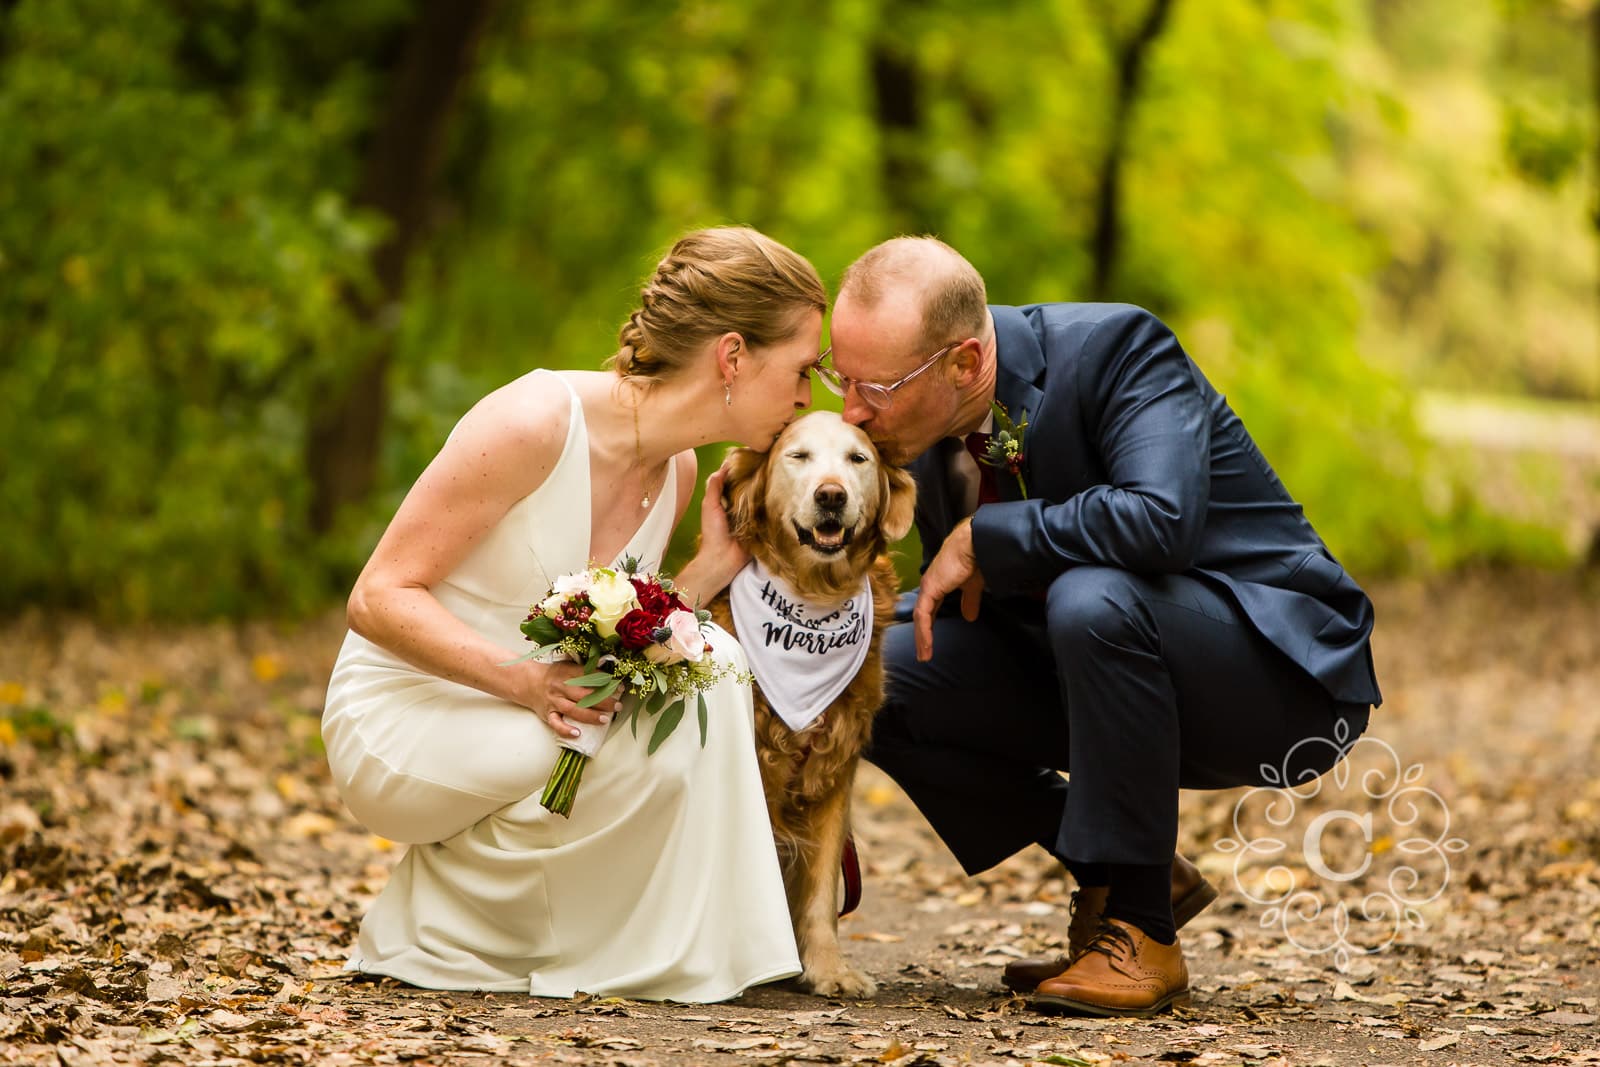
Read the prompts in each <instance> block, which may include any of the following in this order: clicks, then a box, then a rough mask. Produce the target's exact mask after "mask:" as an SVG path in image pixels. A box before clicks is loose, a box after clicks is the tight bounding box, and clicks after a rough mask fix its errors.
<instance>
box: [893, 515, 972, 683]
mask: <svg viewBox="0 0 1600 1067" xmlns="http://www.w3.org/2000/svg"><path fill="white" fill-rule="evenodd" d="M957 589H959V590H961V617H962V618H964V619H966V620H967V621H968V622H976V621H977V619H978V605H979V603H981V602H982V600H983V574H982V573H981V572H980V571H979V570H978V557H977V556H976V555H974V554H973V551H972V520H971V519H963V520H962V521H961V522H959V523H957V524H956V528H955V529H953V530H951V531H950V536H949V537H946V538H945V539H944V544H942V545H940V546H939V552H938V554H937V555H935V556H934V557H933V562H932V563H930V564H928V569H927V570H926V571H924V572H923V575H922V584H921V585H920V586H918V587H917V608H916V610H915V611H914V612H912V613H911V621H912V623H913V624H914V625H915V626H916V634H917V659H919V660H921V661H922V662H924V663H926V662H927V661H928V660H930V659H932V658H933V620H934V617H935V616H936V615H938V614H939V605H940V604H943V603H944V598H945V597H946V596H948V595H950V594H951V593H952V592H954V591H955V590H957Z"/></svg>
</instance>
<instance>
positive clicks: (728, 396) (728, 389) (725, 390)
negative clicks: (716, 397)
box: [722, 382, 733, 408]
mask: <svg viewBox="0 0 1600 1067" xmlns="http://www.w3.org/2000/svg"><path fill="white" fill-rule="evenodd" d="M722 402H723V404H725V405H727V406H728V407H730V408H731V407H733V383H732V382H723V383H722Z"/></svg>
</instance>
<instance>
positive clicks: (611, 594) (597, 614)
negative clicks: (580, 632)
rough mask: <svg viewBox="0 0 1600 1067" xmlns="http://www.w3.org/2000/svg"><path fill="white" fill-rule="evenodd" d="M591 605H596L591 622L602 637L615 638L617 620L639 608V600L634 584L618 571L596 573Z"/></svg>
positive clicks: (590, 592)
mask: <svg viewBox="0 0 1600 1067" xmlns="http://www.w3.org/2000/svg"><path fill="white" fill-rule="evenodd" d="M589 603H591V604H593V605H594V614H593V615H592V616H590V619H589V621H591V622H593V623H594V628H595V631H596V632H597V633H599V635H600V636H601V637H615V636H616V635H617V620H619V619H621V618H622V617H623V616H624V615H626V614H627V613H628V612H630V611H632V610H633V609H634V608H636V607H638V606H639V598H638V597H637V596H636V595H635V594H634V591H633V583H632V582H630V581H628V579H627V578H626V577H625V576H624V575H621V574H618V573H617V572H616V571H608V570H601V571H596V572H595V576H594V581H593V582H592V583H591V584H590V586H589Z"/></svg>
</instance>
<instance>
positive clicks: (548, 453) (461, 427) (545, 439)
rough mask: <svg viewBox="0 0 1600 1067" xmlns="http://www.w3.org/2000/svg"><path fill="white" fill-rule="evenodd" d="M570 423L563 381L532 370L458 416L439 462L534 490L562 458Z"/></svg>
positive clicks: (568, 393)
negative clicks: (473, 470)
mask: <svg viewBox="0 0 1600 1067" xmlns="http://www.w3.org/2000/svg"><path fill="white" fill-rule="evenodd" d="M571 420H572V393H571V391H569V389H568V386H567V384H566V383H564V382H563V381H562V377H561V376H559V375H558V374H556V373H552V372H548V371H533V372H530V373H528V374H524V375H523V376H522V377H520V378H517V379H514V380H513V381H510V382H507V383H506V384H505V385H502V386H501V387H500V388H498V389H496V390H494V391H493V392H491V393H488V394H487V395H485V396H484V397H483V398H482V399H481V400H479V401H478V402H477V403H476V404H474V405H473V406H472V408H471V410H469V411H468V412H467V413H466V414H465V415H463V416H461V420H460V421H459V422H457V423H456V426H455V429H454V430H452V431H451V432H450V437H449V440H448V441H446V443H445V446H444V448H443V449H442V450H441V451H440V453H439V460H440V461H442V462H444V463H446V464H448V465H451V466H468V467H473V468H482V469H483V470H484V471H485V473H486V474H489V475H491V476H493V475H494V474H495V473H496V472H498V473H499V474H500V475H504V476H506V477H508V478H509V479H510V480H511V481H514V482H517V483H521V484H522V485H523V486H524V487H526V486H527V485H528V484H530V483H531V485H535V486H536V485H538V484H539V483H541V482H543V480H544V478H545V476H546V475H547V474H549V472H550V469H551V468H552V467H554V466H555V464H556V462H557V461H558V460H559V459H560V458H561V453H562V450H563V449H564V447H565V445H566V441H567V430H568V427H569V425H570V423H571Z"/></svg>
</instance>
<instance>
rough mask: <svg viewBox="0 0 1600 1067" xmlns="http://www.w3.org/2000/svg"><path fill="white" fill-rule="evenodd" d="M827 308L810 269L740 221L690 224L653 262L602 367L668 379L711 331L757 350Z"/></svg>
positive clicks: (825, 297)
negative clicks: (613, 350) (737, 337)
mask: <svg viewBox="0 0 1600 1067" xmlns="http://www.w3.org/2000/svg"><path fill="white" fill-rule="evenodd" d="M827 306H828V294H827V291H826V290H825V289H823V287H822V279H821V278H819V277H818V276H817V272H816V269H815V268H814V267H812V266H811V264H810V263H808V262H806V260H805V258H804V257H802V256H800V255H798V254H796V253H795V252H792V251H790V250H789V249H788V248H785V247H784V246H783V245H781V244H779V243H778V242H776V241H774V240H773V239H772V238H770V237H768V236H766V235H765V234H762V233H759V232H757V231H756V230H752V229H750V228H748V227H745V226H719V227H715V228H712V229H708V230H696V231H695V232H694V233H691V234H688V235H687V236H685V237H683V238H681V239H680V240H679V241H678V243H677V244H675V245H673V246H672V250H671V251H670V252H668V253H667V254H666V257H665V258H663V259H662V260H661V262H660V263H659V264H657V265H656V269H655V273H654V274H653V275H651V277H650V280H649V281H648V282H647V283H645V287H644V289H643V290H641V291H640V293H639V307H638V308H637V309H635V310H634V312H633V314H631V315H629V316H628V321H627V322H625V323H623V326H622V329H621V330H620V331H619V332H618V334H617V342H618V344H619V345H620V346H621V347H620V348H619V349H618V350H617V354H616V355H614V356H612V357H611V359H610V360H609V361H608V363H607V366H608V367H609V368H610V369H611V370H613V371H615V372H616V373H617V374H620V375H622V376H623V377H628V378H646V379H660V378H665V377H670V376H671V375H672V374H673V373H675V372H676V371H678V370H679V369H681V368H682V367H683V366H684V365H686V364H687V363H688V362H689V361H690V360H691V359H692V358H693V356H694V354H695V353H696V352H697V351H698V350H699V349H700V348H701V347H702V346H703V345H704V344H705V343H706V342H707V341H710V340H711V339H712V338H714V337H718V336H720V335H722V334H725V333H730V332H731V333H737V334H739V335H740V336H741V337H743V338H744V340H745V344H746V345H747V346H749V347H754V348H760V347H763V346H765V345H770V344H774V343H776V342H779V341H785V340H788V339H789V338H790V337H792V336H794V333H795V331H796V330H797V329H799V327H800V318H801V313H802V312H805V311H810V310H815V311H824V310H826V308H827Z"/></svg>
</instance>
